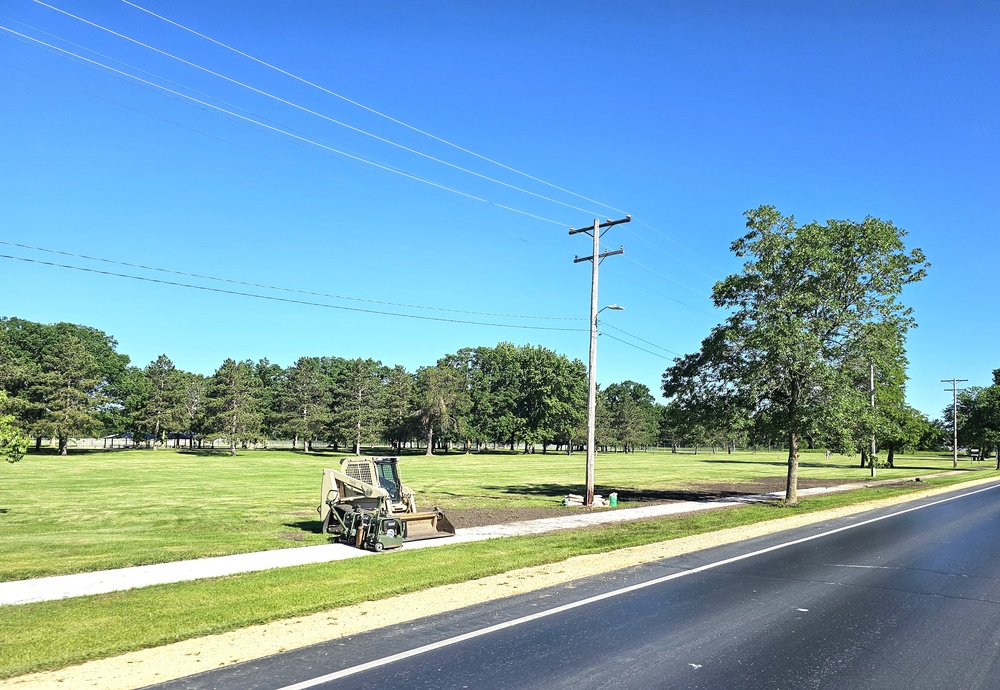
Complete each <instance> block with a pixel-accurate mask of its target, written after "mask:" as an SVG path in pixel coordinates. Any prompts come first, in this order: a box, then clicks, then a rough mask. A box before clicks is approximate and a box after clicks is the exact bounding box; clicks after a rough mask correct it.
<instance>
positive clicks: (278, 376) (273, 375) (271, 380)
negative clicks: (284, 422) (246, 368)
mask: <svg viewBox="0 0 1000 690" xmlns="http://www.w3.org/2000/svg"><path fill="white" fill-rule="evenodd" d="M253 369H254V374H255V375H256V376H257V379H258V380H259V381H260V396H259V397H260V410H261V424H260V430H261V435H262V436H263V439H264V441H265V443H266V441H267V439H269V438H274V436H275V434H278V433H280V426H281V419H282V414H281V409H280V408H281V390H282V386H283V384H284V379H285V370H284V369H283V368H282V367H281V366H280V365H278V364H273V363H272V362H270V361H268V359H267V358H266V357H265V358H263V359H260V360H258V361H257V363H256V364H254V366H253Z"/></svg>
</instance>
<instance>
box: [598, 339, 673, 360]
mask: <svg viewBox="0 0 1000 690" xmlns="http://www.w3.org/2000/svg"><path fill="white" fill-rule="evenodd" d="M601 335H603V336H604V337H605V338H611V339H612V340H617V341H618V342H620V343H622V344H623V345H628V346H629V347H632V348H635V349H636V350H641V351H642V352H645V353H647V354H650V355H653V356H654V357H659V358H660V359H666V360H668V361H669V360H670V358H669V357H664V356H663V355H661V354H658V353H656V352H653V351H652V350H647V349H646V348H644V347H639V346H638V345H635V344H633V343H630V342H628V341H627V340H622V339H621V338H616V337H615V336H613V335H611V334H610V333H602V334H601Z"/></svg>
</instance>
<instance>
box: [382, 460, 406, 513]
mask: <svg viewBox="0 0 1000 690" xmlns="http://www.w3.org/2000/svg"><path fill="white" fill-rule="evenodd" d="M375 475H376V478H377V479H378V485H379V486H381V487H382V488H383V489H385V490H386V492H388V494H389V498H391V499H392V502H393V503H399V502H400V501H402V500H403V492H402V491H401V490H400V488H399V487H400V483H399V471H398V470H397V469H396V458H377V459H376V460H375Z"/></svg>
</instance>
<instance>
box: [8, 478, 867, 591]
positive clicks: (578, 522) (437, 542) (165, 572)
mask: <svg viewBox="0 0 1000 690" xmlns="http://www.w3.org/2000/svg"><path fill="white" fill-rule="evenodd" d="M875 483H881V482H875ZM857 488H859V485H857V484H847V485H843V486H832V487H825V488H814V489H802V490H800V491H799V495H800V496H810V495H816V494H822V493H830V492H835V491H848V490H851V489H857ZM782 495H783V492H775V493H773V494H758V495H752V496H736V497H731V498H723V499H717V500H714V501H682V502H678V503H666V504H662V505H652V506H644V507H642V508H622V509H619V510H604V511H598V512H588V513H581V514H579V515H567V516H565V517H556V518H545V519H542V520H528V521H525V522H511V523H507V524H502V525H486V526H483V527H470V528H467V529H461V530H458V531H457V534H456V535H455V536H454V537H451V538H447V539H428V540H425V541H417V542H410V543H408V544H406V546H404V547H403V548H404V549H406V550H407V551H409V550H411V549H426V548H433V547H437V546H447V545H448V544H459V543H464V542H472V541H483V540H485V539H496V538H499V537H515V536H522V535H528V534H541V533H543V532H553V531H556V530H564V529H573V528H579V527H591V526H593V525H601V524H607V523H612V522H623V521H627V520H640V519H643V518H655V517H664V516H668V515H679V514H684V513H694V512H698V511H704V510H715V509H719V508H724V507H727V506H732V505H733V504H736V503H760V502H764V501H773V500H776V499H780V498H781V497H782ZM372 555H375V554H373V553H371V552H369V551H365V550H362V549H356V548H354V547H351V546H346V545H344V544H323V545H320V546H301V547H296V548H288V549H275V550H273V551H257V552H254V553H241V554H235V555H232V556H216V557H212V558H199V559H195V560H189V561H174V562H171V563H157V564H155V565H140V566H133V567H130V568H118V569H115V570H100V571H95V572H89V573H78V574H75V575H56V576H53V577H40V578H36V579H32V580H15V581H13V582H0V606H3V605H9V604H28V603H31V602H36V601H51V600H54V599H68V598H71V597H80V596H86V595H90V594H106V593H108V592H118V591H122V590H126V589H135V588H137V587H148V586H150V585H162V584H169V583H172V582H184V581H188V580H199V579H202V578H210V577H223V576H225V575H235V574H237V573H249V572H255V571H260V570H270V569H272V568H286V567H289V566H295V565H307V564H310V563H328V562H330V561H340V560H345V559H348V558H360V557H362V556H372Z"/></svg>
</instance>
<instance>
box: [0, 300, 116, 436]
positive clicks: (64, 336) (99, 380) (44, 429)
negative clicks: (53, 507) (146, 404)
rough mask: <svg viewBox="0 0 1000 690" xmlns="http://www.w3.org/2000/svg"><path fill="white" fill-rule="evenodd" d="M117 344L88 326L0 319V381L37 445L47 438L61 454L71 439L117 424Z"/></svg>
mask: <svg viewBox="0 0 1000 690" xmlns="http://www.w3.org/2000/svg"><path fill="white" fill-rule="evenodd" d="M116 346H117V343H116V342H115V339H114V338H112V337H110V336H108V335H106V334H105V333H102V332H101V331H99V330H97V329H95V328H90V327H88V326H77V325H75V324H70V323H57V324H54V325H47V324H40V323H35V322H33V321H26V320H24V319H17V318H0V349H2V351H3V363H2V364H0V384H2V385H3V387H4V389H5V390H6V392H7V394H8V396H9V398H10V406H11V409H12V413H13V414H15V415H16V417H17V418H18V420H19V424H20V425H21V427H22V428H24V429H26V430H28V432H29V433H30V434H31V435H32V436H34V437H35V438H36V446H38V445H40V444H41V439H42V437H43V436H52V437H55V438H58V439H59V449H60V453H62V454H65V453H66V450H67V443H68V440H69V438H70V437H72V436H79V435H89V434H95V433H98V432H100V431H101V430H102V429H104V428H110V427H113V426H114V425H115V424H116V423H117V422H118V420H117V419H116V415H117V414H118V413H119V410H120V409H121V404H120V401H119V400H118V399H117V395H118V385H119V383H120V381H121V380H122V378H123V377H124V376H125V375H126V373H127V371H128V362H129V358H128V356H126V355H122V354H119V353H117V352H116V351H115V348H116Z"/></svg>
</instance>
